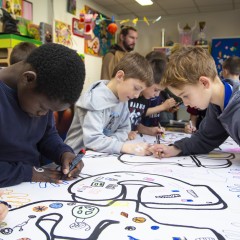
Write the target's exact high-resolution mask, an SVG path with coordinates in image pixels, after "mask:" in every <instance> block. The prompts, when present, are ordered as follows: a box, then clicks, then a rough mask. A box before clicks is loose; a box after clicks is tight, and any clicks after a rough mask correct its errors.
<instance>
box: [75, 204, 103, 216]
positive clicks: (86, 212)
mask: <svg viewBox="0 0 240 240" xmlns="http://www.w3.org/2000/svg"><path fill="white" fill-rule="evenodd" d="M98 212H99V208H97V207H94V206H90V205H89V206H83V205H82V206H76V207H75V208H73V210H72V213H73V216H74V217H76V218H81V219H87V218H91V217H93V216H95V215H96V214H97V213H98Z"/></svg>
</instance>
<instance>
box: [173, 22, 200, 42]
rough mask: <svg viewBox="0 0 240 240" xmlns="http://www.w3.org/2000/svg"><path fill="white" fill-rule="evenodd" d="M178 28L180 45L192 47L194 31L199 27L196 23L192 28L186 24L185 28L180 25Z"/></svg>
mask: <svg viewBox="0 0 240 240" xmlns="http://www.w3.org/2000/svg"><path fill="white" fill-rule="evenodd" d="M177 26H178V33H179V43H181V44H183V45H192V44H193V40H192V37H193V31H194V30H195V28H196V26H197V24H196V22H195V25H194V26H193V27H192V28H191V27H190V26H189V25H188V24H186V25H185V26H184V28H181V27H180V24H179V23H178V25H177Z"/></svg>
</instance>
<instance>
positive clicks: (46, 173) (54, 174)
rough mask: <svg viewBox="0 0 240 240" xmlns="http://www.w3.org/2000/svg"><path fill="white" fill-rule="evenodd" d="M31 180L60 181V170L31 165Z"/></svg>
mask: <svg viewBox="0 0 240 240" xmlns="http://www.w3.org/2000/svg"><path fill="white" fill-rule="evenodd" d="M32 171H33V175H32V182H51V183H62V180H61V179H62V175H63V174H62V172H61V171H59V170H56V169H50V168H37V167H33V170H32Z"/></svg>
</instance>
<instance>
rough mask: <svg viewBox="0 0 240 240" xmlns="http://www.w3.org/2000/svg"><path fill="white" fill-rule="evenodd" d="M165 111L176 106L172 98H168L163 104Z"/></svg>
mask: <svg viewBox="0 0 240 240" xmlns="http://www.w3.org/2000/svg"><path fill="white" fill-rule="evenodd" d="M163 105H164V107H165V109H166V110H167V109H169V108H172V107H174V106H175V105H176V101H175V99H174V98H169V99H167V100H166V101H165V102H164V103H163Z"/></svg>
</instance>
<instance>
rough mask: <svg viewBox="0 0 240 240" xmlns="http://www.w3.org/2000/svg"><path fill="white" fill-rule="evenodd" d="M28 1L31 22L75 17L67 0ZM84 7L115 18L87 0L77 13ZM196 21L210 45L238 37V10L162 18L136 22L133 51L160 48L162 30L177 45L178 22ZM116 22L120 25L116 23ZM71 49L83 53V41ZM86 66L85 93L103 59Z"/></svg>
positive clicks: (75, 42)
mask: <svg viewBox="0 0 240 240" xmlns="http://www.w3.org/2000/svg"><path fill="white" fill-rule="evenodd" d="M30 2H32V3H33V22H34V23H36V24H38V23H40V22H47V23H52V21H53V19H56V20H60V21H63V22H66V23H68V24H71V22H72V17H74V15H72V14H70V13H68V12H67V11H66V9H67V1H66V0H41V1H39V0H30ZM84 5H88V6H90V7H92V8H93V9H96V10H98V11H100V12H102V13H103V14H105V15H107V16H109V17H111V16H112V15H114V14H113V13H111V12H109V11H107V10H105V9H103V8H101V7H100V6H98V5H96V4H93V3H92V2H91V1H89V0H77V13H79V11H80V10H81V9H82V8H83V7H84ZM114 16H115V19H116V20H122V19H127V18H130V19H134V17H133V16H124V18H121V17H118V16H117V15H114ZM75 17H77V16H75ZM149 20H150V19H149ZM195 21H196V22H197V23H198V22H199V21H206V34H207V39H208V40H209V42H211V39H212V38H213V37H229V36H231V37H233V36H240V33H239V24H238V23H239V22H240V10H235V11H225V12H218V13H205V14H188V15H179V16H175V17H162V19H161V20H160V21H159V22H156V23H155V24H151V21H149V22H150V26H148V25H147V24H146V23H145V22H143V21H139V22H138V24H137V29H138V33H139V40H138V42H137V45H136V48H135V50H136V51H137V52H139V53H141V54H143V55H146V54H147V53H148V52H149V51H151V49H152V47H154V46H161V29H162V28H164V29H165V41H168V40H172V41H174V42H178V39H179V35H178V30H177V23H180V26H181V27H184V26H185V24H186V23H188V24H189V25H190V26H193V25H194V23H195ZM117 23H119V21H118V22H117ZM198 30H199V28H198V27H197V28H196V30H195V35H197V33H198ZM72 47H73V49H76V50H77V51H78V52H80V53H84V40H83V39H82V38H79V37H77V36H73V46H72ZM85 65H86V81H85V85H84V90H86V89H87V88H88V86H89V85H90V84H91V83H92V82H95V81H96V80H98V79H99V78H100V72H101V65H102V58H100V57H94V56H91V55H85Z"/></svg>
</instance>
